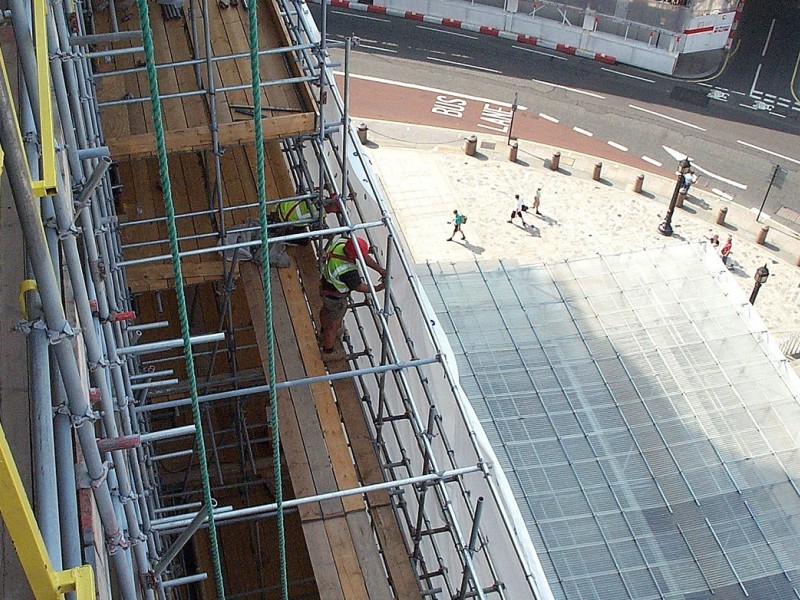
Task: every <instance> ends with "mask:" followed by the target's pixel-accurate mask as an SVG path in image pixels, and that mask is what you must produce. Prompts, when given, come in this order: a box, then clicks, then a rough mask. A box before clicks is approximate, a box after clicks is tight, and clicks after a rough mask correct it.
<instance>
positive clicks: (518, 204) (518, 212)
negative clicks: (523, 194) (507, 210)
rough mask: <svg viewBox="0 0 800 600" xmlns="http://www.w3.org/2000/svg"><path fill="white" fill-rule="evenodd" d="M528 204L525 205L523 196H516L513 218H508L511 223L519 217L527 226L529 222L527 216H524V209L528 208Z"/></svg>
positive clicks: (524, 225)
mask: <svg viewBox="0 0 800 600" xmlns="http://www.w3.org/2000/svg"><path fill="white" fill-rule="evenodd" d="M527 208H528V207H527V206H525V205H524V204H523V202H522V198H520V197H519V194H516V195H515V196H514V208H513V210H512V211H511V218H510V219H509V220H508V222H509V223H513V222H514V219H515V218H516V217H519V220H520V221H522V226H523V227H527V226H528V224H527V223H526V222H525V218H524V217H523V216H522V211H523V210H527Z"/></svg>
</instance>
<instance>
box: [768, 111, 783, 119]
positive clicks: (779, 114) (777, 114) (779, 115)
mask: <svg viewBox="0 0 800 600" xmlns="http://www.w3.org/2000/svg"><path fill="white" fill-rule="evenodd" d="M769 114H771V115H772V116H773V117H780V118H781V119H785V118H786V115H782V114H781V113H776V112H770V113H769Z"/></svg>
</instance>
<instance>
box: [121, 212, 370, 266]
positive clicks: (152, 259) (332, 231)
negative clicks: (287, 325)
mask: <svg viewBox="0 0 800 600" xmlns="http://www.w3.org/2000/svg"><path fill="white" fill-rule="evenodd" d="M382 226H383V222H382V221H374V222H372V223H361V224H359V225H353V226H352V227H330V228H328V229H323V230H320V231H307V232H304V233H293V234H291V235H281V236H277V237H271V238H269V243H270V244H273V243H277V242H291V241H294V240H304V239H307V238H312V237H319V236H321V235H337V234H339V233H347V232H350V231H358V230H360V229H369V228H370V227H382ZM260 245H261V240H260V239H259V240H251V241H249V242H240V243H238V244H228V245H226V246H209V247H208V248H198V249H197V250H188V251H187V252H181V253H180V257H181V258H186V257H187V256H200V255H203V254H212V253H213V252H222V251H224V250H238V249H239V248H255V247H256V246H260ZM168 260H172V255H171V254H159V255H158V256H148V257H146V258H136V259H133V260H123V261H121V262H118V263H117V266H119V267H131V266H133V265H145V264H149V263H156V262H164V261H168Z"/></svg>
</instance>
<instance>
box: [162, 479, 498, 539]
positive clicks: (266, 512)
mask: <svg viewBox="0 0 800 600" xmlns="http://www.w3.org/2000/svg"><path fill="white" fill-rule="evenodd" d="M485 469H486V465H485V464H483V465H474V466H470V467H461V468H459V469H451V470H449V471H442V472H440V473H428V474H427V475H418V476H416V477H406V478H405V479H396V480H394V481H384V482H383V483H373V484H370V485H362V486H360V487H357V488H351V489H348V490H338V491H336V492H328V493H326V494H316V495H314V496H305V497H303V498H293V499H291V500H284V501H283V507H284V508H294V507H296V506H302V505H304V504H313V503H314V502H323V501H325V500H333V499H335V498H344V497H345V496H359V495H362V494H369V493H370V492H376V491H378V490H386V489H391V488H399V487H406V486H409V485H417V484H419V483H429V484H436V483H443V482H447V481H449V480H452V479H457V478H458V477H461V476H463V475H469V474H470V473H478V472H483V471H485ZM277 507H278V505H277V504H276V503H274V502H273V503H271V504H262V505H261V506H250V507H248V508H240V509H238V510H228V511H225V512H221V513H220V514H219V515H218V516H217V514H216V511H214V520H215V521H216V523H217V525H222V524H224V523H225V522H226V521H234V520H239V519H244V518H266V517H269V516H271V515H272V514H273V513H274V512H275V511H276V509H277ZM191 522H192V520H191V519H188V518H187V519H184V520H183V521H174V522H171V523H165V524H163V525H161V526H158V525H154V526H153V529H155V530H157V531H161V532H162V533H163V532H174V531H177V530H181V529H183V528H184V527H187V526H188V525H189V524H190V523H191Z"/></svg>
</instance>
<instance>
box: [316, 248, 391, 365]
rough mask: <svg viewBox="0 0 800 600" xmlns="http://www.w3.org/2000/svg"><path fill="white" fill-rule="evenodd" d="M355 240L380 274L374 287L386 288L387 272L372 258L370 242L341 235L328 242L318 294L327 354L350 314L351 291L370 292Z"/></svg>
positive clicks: (324, 350) (364, 256)
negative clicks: (348, 312)
mask: <svg viewBox="0 0 800 600" xmlns="http://www.w3.org/2000/svg"><path fill="white" fill-rule="evenodd" d="M354 240H355V243H358V248H359V250H361V256H362V257H363V258H364V262H365V263H366V264H367V266H368V267H369V268H371V269H373V270H375V271H377V272H378V273H380V274H381V281H380V283H379V284H378V285H376V286H375V291H377V292H379V291H381V290H382V289H383V288H384V283H383V277H384V276H385V275H386V269H384V268H383V267H382V266H380V265H379V264H378V263H377V262H376V261H375V259H374V258H372V257H371V256H370V255H369V243H367V240H365V239H363V238H359V237H356V236H353V237H345V236H341V235H339V236H336V237H335V238H333V239H332V240H331V241H330V242H329V243H328V245H327V246H326V247H325V252H324V255H323V257H322V280H321V281H320V286H319V295H320V296H322V310H321V311H320V315H319V320H320V329H321V331H320V338H321V344H322V351H323V352H324V353H325V354H330V353H331V352H333V344H334V342H335V341H336V334H337V333H338V332H339V327H341V325H342V321H343V320H344V315H345V313H346V312H347V297H348V296H349V295H350V292H361V293H363V294H366V293H368V292H369V285H368V284H367V283H366V282H365V281H364V280H363V279H362V278H361V274H360V273H359V272H358V265H357V264H356V262H357V260H358V258H357V254H356V248H355V243H354Z"/></svg>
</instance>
